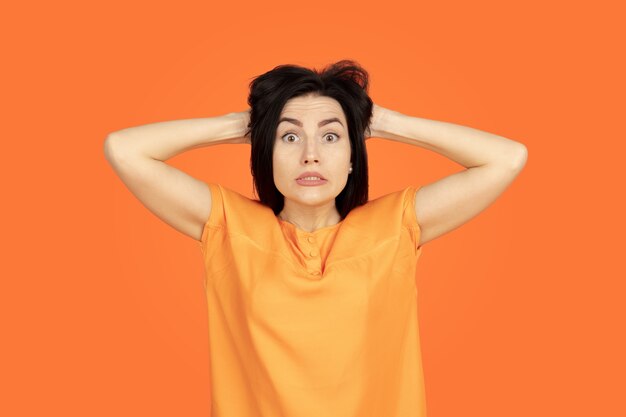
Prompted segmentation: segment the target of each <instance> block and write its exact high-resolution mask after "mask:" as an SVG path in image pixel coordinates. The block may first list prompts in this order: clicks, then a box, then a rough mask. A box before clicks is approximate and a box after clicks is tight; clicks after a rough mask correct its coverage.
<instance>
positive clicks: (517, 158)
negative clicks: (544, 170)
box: [512, 142, 528, 171]
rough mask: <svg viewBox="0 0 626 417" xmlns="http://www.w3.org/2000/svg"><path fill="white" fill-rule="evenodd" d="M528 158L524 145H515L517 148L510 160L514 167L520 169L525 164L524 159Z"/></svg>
mask: <svg viewBox="0 0 626 417" xmlns="http://www.w3.org/2000/svg"><path fill="white" fill-rule="evenodd" d="M527 160H528V149H527V148H526V145H524V144H523V143H519V142H518V145H517V150H516V151H515V153H514V155H513V157H512V161H513V166H514V167H515V169H518V170H520V171H521V170H522V169H523V168H524V166H525V165H526V161H527Z"/></svg>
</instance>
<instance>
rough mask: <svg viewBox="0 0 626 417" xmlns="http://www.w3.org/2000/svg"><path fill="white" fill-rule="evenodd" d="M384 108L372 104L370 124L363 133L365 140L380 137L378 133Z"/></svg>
mask: <svg viewBox="0 0 626 417" xmlns="http://www.w3.org/2000/svg"><path fill="white" fill-rule="evenodd" d="M385 110H386V109H385V108H384V107H381V106H379V105H377V104H376V103H373V107H372V119H371V122H370V126H369V129H368V130H366V131H365V140H367V139H369V138H371V137H372V136H376V137H381V136H380V134H381V133H380V132H381V131H382V129H381V127H382V126H381V119H382V116H383V113H384V112H385Z"/></svg>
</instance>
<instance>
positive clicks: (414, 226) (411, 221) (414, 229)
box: [402, 185, 422, 250]
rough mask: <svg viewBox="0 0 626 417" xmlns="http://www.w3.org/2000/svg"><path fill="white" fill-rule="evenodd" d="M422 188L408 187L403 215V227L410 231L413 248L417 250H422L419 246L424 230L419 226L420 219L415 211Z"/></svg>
mask: <svg viewBox="0 0 626 417" xmlns="http://www.w3.org/2000/svg"><path fill="white" fill-rule="evenodd" d="M420 188H421V185H420V186H412V187H407V188H406V190H405V191H406V192H405V195H404V209H403V214H402V219H403V225H404V226H405V227H406V228H407V229H408V230H409V233H410V235H411V241H412V242H413V247H414V248H415V250H421V248H422V247H421V245H419V240H420V236H421V232H422V229H421V227H420V224H419V219H418V218H417V214H416V211H415V196H416V194H417V191H418V190H419V189H420Z"/></svg>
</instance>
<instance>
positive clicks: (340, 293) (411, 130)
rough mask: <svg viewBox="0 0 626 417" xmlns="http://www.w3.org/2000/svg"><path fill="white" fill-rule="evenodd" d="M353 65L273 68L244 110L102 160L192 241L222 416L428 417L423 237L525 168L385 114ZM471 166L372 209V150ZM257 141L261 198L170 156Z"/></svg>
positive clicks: (130, 138) (115, 144)
mask: <svg viewBox="0 0 626 417" xmlns="http://www.w3.org/2000/svg"><path fill="white" fill-rule="evenodd" d="M367 89H368V74H367V72H366V71H365V70H364V69H363V68H361V67H360V66H359V65H358V64H357V63H355V62H353V61H347V60H344V61H340V62H337V63H335V64H333V65H330V66H329V67H327V68H326V69H324V70H322V71H321V72H318V71H316V70H310V69H306V68H302V67H298V66H293V65H283V66H278V67H276V68H274V69H273V70H271V71H269V72H267V73H265V74H263V75H261V76H259V77H257V78H256V79H254V80H253V82H252V83H251V84H250V95H249V98H248V104H249V105H250V109H249V110H247V111H244V112H236V113H228V114H226V115H224V116H221V117H212V118H202V119H191V120H181V121H168V122H161V123H154V124H149V125H146V126H140V127H131V128H128V129H123V130H121V131H118V132H114V133H113V134H111V135H109V138H108V139H107V141H106V145H105V155H106V157H107V160H108V161H109V162H110V164H111V165H112V167H113V168H114V170H115V172H116V173H117V174H118V175H119V177H120V178H121V179H122V181H123V182H124V184H125V185H126V186H127V187H128V188H129V189H130V191H131V192H132V193H133V194H134V195H135V196H137V198H138V199H139V200H140V201H141V202H142V203H143V204H144V205H145V206H146V207H147V208H148V209H149V210H150V211H152V212H153V213H154V214H156V215H157V216H158V217H160V218H161V219H163V221H165V222H166V223H168V224H169V225H171V226H172V227H174V228H175V229H176V230H179V231H180V232H182V233H185V234H186V235H188V236H190V237H192V238H194V239H195V240H197V241H198V242H199V245H200V248H201V250H202V253H203V256H204V261H205V267H206V280H205V286H206V294H207V301H208V310H209V311H208V313H209V314H208V316H209V336H210V337H209V340H210V358H211V377H212V381H211V386H212V395H211V398H212V410H213V415H214V416H227V417H243V416H246V417H252V416H272V417H274V416H289V417H304V416H307V417H308V416H316V417H322V416H342V417H343V416H346V417H348V416H350V417H352V416H354V417H356V416H376V417H392V416H398V417H400V416H402V417H412V416H419V417H423V416H425V415H426V404H425V390H424V384H423V376H422V362H421V353H420V344H419V329H418V321H417V297H416V287H415V268H416V264H417V260H418V258H419V256H420V254H421V250H422V247H423V245H424V243H426V242H429V241H431V240H433V239H435V238H437V237H439V236H441V235H443V234H444V233H447V232H449V231H451V230H453V229H455V228H457V227H459V226H460V225H462V224H463V223H465V222H467V221H468V220H470V219H471V218H472V217H474V216H476V215H477V214H478V213H480V212H481V211H482V210H484V209H485V208H486V207H487V206H489V205H490V204H491V203H492V202H493V201H494V200H496V198H497V197H498V196H499V195H500V194H502V192H503V191H504V190H505V189H506V188H507V187H508V186H509V185H510V184H511V182H512V181H513V179H514V178H515V177H516V176H517V175H518V174H519V172H520V171H521V169H522V167H523V166H524V164H525V161H526V158H527V152H526V148H525V146H524V145H522V144H521V143H518V142H514V141H512V140H509V139H506V138H503V137H500V136H496V135H493V134H489V133H486V132H482V131H479V130H475V129H472V128H469V127H463V126H459V125H454V124H450V123H445V122H438V121H432V120H427V119H421V118H417V117H411V116H406V115H403V114H401V113H398V112H395V111H392V110H389V109H385V108H383V107H380V106H377V105H375V104H373V103H372V100H371V99H370V98H369V96H368V95H367ZM372 136H375V137H379V138H385V139H389V140H397V141H400V142H403V143H407V144H412V145H417V146H420V147H423V148H426V149H429V150H432V151H434V152H437V153H440V154H441V155H444V156H446V157H448V158H450V159H452V160H453V161H456V162H458V163H460V164H462V165H464V166H465V167H466V168H467V169H465V170H464V171H462V172H458V173H455V174H452V175H449V176H447V177H445V178H443V179H440V180H439V181H436V182H434V183H432V184H428V185H424V186H415V187H414V186H408V187H406V188H404V189H402V190H399V191H396V192H393V193H390V194H387V195H384V196H382V197H379V198H377V199H375V200H372V201H368V169H367V153H366V147H365V140H366V139H368V138H369V137H372ZM224 143H248V144H251V169H252V176H253V180H254V187H255V190H256V191H257V193H258V196H259V200H252V199H249V198H247V197H245V196H243V195H241V194H239V193H237V192H235V191H233V190H231V189H229V188H227V187H224V186H221V185H219V184H216V183H206V182H204V181H201V180H198V179H195V178H193V177H191V176H189V175H187V174H185V173H184V172H182V171H180V170H177V169H175V168H173V167H171V166H169V165H167V164H166V163H165V162H164V161H166V160H167V159H169V158H171V157H173V156H175V155H177V154H179V153H181V152H183V151H186V150H189V149H193V148H197V147H201V146H207V145H214V144H224Z"/></svg>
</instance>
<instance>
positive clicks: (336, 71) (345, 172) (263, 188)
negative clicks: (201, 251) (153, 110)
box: [246, 60, 373, 219]
mask: <svg viewBox="0 0 626 417" xmlns="http://www.w3.org/2000/svg"><path fill="white" fill-rule="evenodd" d="M367 88H368V74H367V72H366V71H365V70H364V69H362V68H361V67H360V66H359V65H358V64H356V63H354V62H353V61H347V60H344V61H339V62H337V63H335V64H332V65H330V66H329V67H327V68H325V69H323V70H322V71H317V70H315V69H313V70H310V69H308V68H303V67H300V66H295V65H281V66H278V67H275V68H274V69H273V70H271V71H269V72H267V73H265V74H262V75H260V76H258V77H256V78H255V79H254V80H253V81H252V82H251V83H250V95H249V97H248V104H249V105H250V124H249V126H248V132H246V133H247V134H248V133H249V134H250V141H251V147H252V150H251V160H250V167H251V170H252V177H253V181H254V187H255V189H256V192H257V194H258V196H259V200H260V201H261V203H263V204H265V205H266V206H268V207H271V208H272V210H273V211H274V214H276V215H277V214H278V213H280V211H281V210H282V209H283V207H284V204H285V198H288V199H291V200H294V201H296V202H297V203H299V204H303V205H311V206H318V205H323V204H327V203H328V202H329V201H333V200H334V203H335V205H336V207H337V211H338V212H339V214H340V216H341V219H343V218H345V217H346V216H347V215H348V213H349V212H350V211H351V210H352V209H353V208H355V207H357V206H359V205H362V204H365V203H367V200H368V168H367V149H366V147H365V136H366V134H367V129H369V124H370V119H371V116H372V106H373V103H372V100H371V99H370V98H369V96H368V94H367ZM285 118H287V119H291V120H292V122H290V121H285V120H283V119H285ZM335 118H336V119H337V120H339V122H332V123H320V122H323V121H324V120H328V119H335ZM300 125H301V126H300ZM350 168H352V169H351V170H350ZM305 171H317V172H319V173H321V174H322V176H323V177H324V178H325V179H326V183H325V184H324V185H321V186H318V187H305V186H301V185H299V184H298V183H297V182H296V178H298V177H299V176H300V175H301V174H302V173H303V172H305Z"/></svg>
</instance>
